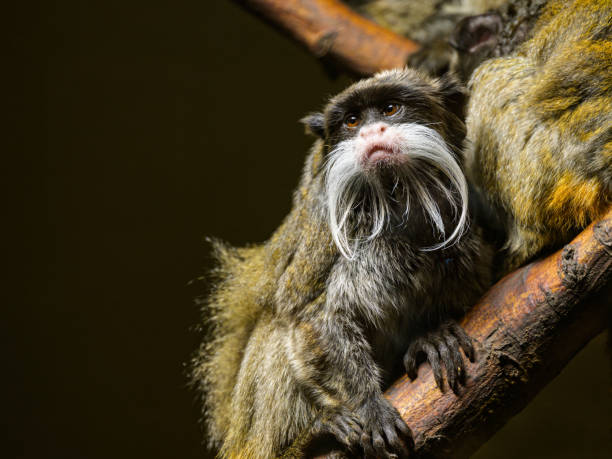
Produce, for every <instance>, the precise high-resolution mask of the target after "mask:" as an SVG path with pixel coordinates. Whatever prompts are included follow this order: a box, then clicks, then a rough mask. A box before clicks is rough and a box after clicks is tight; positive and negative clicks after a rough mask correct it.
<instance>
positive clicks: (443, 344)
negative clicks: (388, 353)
mask: <svg viewBox="0 0 612 459" xmlns="http://www.w3.org/2000/svg"><path fill="white" fill-rule="evenodd" d="M459 348H461V349H463V352H464V353H465V355H466V356H467V357H468V358H469V359H470V362H473V361H474V346H473V345H472V339H471V338H470V337H469V336H468V335H467V334H466V333H465V331H464V330H463V328H461V327H460V326H459V325H458V324H457V322H455V321H454V320H449V321H447V322H445V323H443V324H442V325H440V327H438V329H436V330H434V331H431V332H428V333H426V334H425V335H423V336H421V337H418V338H417V339H415V340H414V341H413V342H412V343H411V344H410V346H409V347H408V350H407V351H406V354H405V355H404V366H405V367H406V373H407V374H408V377H409V378H410V379H413V380H414V379H416V377H417V369H418V367H419V364H421V363H422V362H423V361H428V362H429V364H430V365H431V369H432V371H433V374H434V378H435V380H436V384H437V385H438V387H439V388H440V390H441V391H442V392H444V384H443V378H442V365H441V364H443V365H444V367H446V378H447V380H448V385H449V386H450V388H451V389H452V390H453V392H454V393H455V394H458V393H459V385H463V384H465V365H464V360H463V357H462V356H461V353H460V352H459Z"/></svg>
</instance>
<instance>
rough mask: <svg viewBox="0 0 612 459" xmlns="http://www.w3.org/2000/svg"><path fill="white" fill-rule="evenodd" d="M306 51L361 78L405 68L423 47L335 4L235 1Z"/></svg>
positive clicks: (320, 1) (318, 0) (302, 0)
mask: <svg viewBox="0 0 612 459" xmlns="http://www.w3.org/2000/svg"><path fill="white" fill-rule="evenodd" d="M234 2H235V3H238V4H239V5H242V6H244V7H245V8H246V9H248V10H250V11H251V12H253V13H254V14H256V15H257V16H259V17H261V18H262V19H264V20H265V21H266V22H268V23H270V24H272V25H273V26H275V27H277V28H279V29H280V30H282V31H283V32H284V33H286V34H288V35H289V36H290V37H292V38H293V39H295V40H296V41H297V42H299V43H301V44H302V45H303V46H305V47H306V48H307V49H308V50H309V51H310V52H311V53H312V54H314V55H315V56H317V57H319V58H323V57H325V58H326V59H329V60H331V61H333V62H336V63H338V64H339V65H340V66H341V67H342V68H344V69H346V70H349V71H352V72H353V73H356V74H359V75H371V74H373V73H375V72H377V71H379V70H383V69H389V68H395V67H403V66H404V65H406V61H407V59H408V56H410V54H412V53H414V52H415V51H417V50H418V49H419V46H418V45H417V44H416V43H414V42H412V41H410V40H408V39H406V38H404V37H402V36H400V35H397V34H395V33H393V32H391V31H389V30H387V29H385V28H383V27H380V26H378V25H376V24H375V23H373V22H371V21H369V20H367V19H365V18H364V17H362V16H360V15H359V14H357V13H355V12H353V11H352V10H351V9H349V8H348V7H347V6H345V5H343V4H342V3H341V2H339V1H336V0H234Z"/></svg>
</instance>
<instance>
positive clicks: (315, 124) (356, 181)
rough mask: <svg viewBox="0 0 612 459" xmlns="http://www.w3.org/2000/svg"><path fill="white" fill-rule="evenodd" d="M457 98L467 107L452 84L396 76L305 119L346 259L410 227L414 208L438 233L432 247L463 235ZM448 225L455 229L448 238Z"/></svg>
mask: <svg viewBox="0 0 612 459" xmlns="http://www.w3.org/2000/svg"><path fill="white" fill-rule="evenodd" d="M453 98H454V99H453ZM457 98H460V99H461V104H462V103H463V93H462V92H461V90H460V88H459V87H458V86H456V85H455V84H454V83H453V82H452V81H450V80H430V79H428V78H427V77H424V76H423V75H421V74H419V73H417V72H414V71H412V70H408V69H406V70H403V71H400V70H393V71H387V72H382V73H380V74H378V75H376V76H374V77H372V78H370V79H367V80H362V81H360V82H358V83H355V84H354V85H352V86H351V87H349V88H348V89H346V90H345V91H343V92H342V93H340V94H339V95H338V96H336V97H334V98H332V99H331V101H330V103H329V104H328V106H327V107H326V109H325V111H324V113H322V114H314V115H310V117H307V118H306V119H305V122H306V124H307V126H308V127H309V129H310V130H311V132H314V133H317V134H318V135H320V136H321V137H323V138H324V140H325V153H326V155H327V157H326V163H325V169H324V171H323V172H324V174H325V188H326V194H327V196H326V198H327V205H328V210H329V224H330V228H331V231H332V235H333V237H334V240H335V241H336V244H337V245H338V247H339V249H340V251H341V252H342V253H343V254H344V255H345V256H347V257H349V258H351V257H353V256H354V255H355V253H356V249H357V247H358V246H359V245H360V244H362V243H364V242H366V241H369V240H372V239H374V238H375V237H376V236H378V235H379V234H381V233H382V232H383V231H385V229H388V228H389V227H390V225H392V226H393V227H394V228H395V229H397V228H398V227H401V226H402V225H406V224H409V223H410V219H409V217H410V213H411V209H413V208H415V207H418V208H419V210H420V211H421V214H424V215H425V216H426V217H427V220H428V221H429V222H431V227H432V228H433V229H434V231H435V232H436V233H437V243H434V244H433V247H441V246H442V245H445V244H447V243H448V242H450V241H451V240H453V239H455V238H457V237H458V236H459V235H460V234H461V232H462V230H463V227H464V224H465V220H466V209H467V185H466V182H465V178H464V176H463V173H462V170H461V168H460V166H459V163H458V161H457V158H456V157H455V154H454V152H453V150H454V149H456V148H457V147H459V144H460V142H461V140H462V138H463V135H464V127H463V122H462V121H461V120H460V119H459V117H458V116H456V115H455V114H453V112H452V111H451V109H450V108H453V109H456V108H457V107H456V105H457ZM453 104H455V105H453ZM459 108H460V109H462V108H463V107H462V105H461V106H460V107H459ZM444 209H448V210H450V213H451V214H453V215H451V216H450V218H449V216H448V215H445V214H446V212H445V211H444ZM449 220H453V221H454V223H455V228H454V229H453V231H452V232H451V234H450V236H448V237H446V234H447V231H446V230H447V228H446V226H448V225H447V224H446V223H447V222H448V221H449Z"/></svg>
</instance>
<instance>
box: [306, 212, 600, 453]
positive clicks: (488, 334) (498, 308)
mask: <svg viewBox="0 0 612 459" xmlns="http://www.w3.org/2000/svg"><path fill="white" fill-rule="evenodd" d="M611 279H612V209H610V210H609V211H608V213H607V214H606V215H605V216H604V218H603V219H602V220H600V221H599V222H598V223H594V224H591V225H590V226H589V227H588V228H586V229H585V230H584V231H583V232H582V233H581V234H579V235H578V236H577V237H576V238H575V239H574V240H573V241H572V242H571V243H570V244H568V245H567V246H565V247H564V248H563V249H562V250H559V251H558V252H556V253H554V254H552V255H550V256H548V257H546V258H544V259H542V260H539V261H535V262H533V263H531V264H529V265H527V266H524V267H523V268H521V269H519V270H517V271H515V272H513V273H511V274H509V275H508V276H506V277H505V278H503V279H502V280H500V281H499V282H498V283H497V284H496V285H494V286H493V287H492V288H491V289H490V290H489V291H488V292H487V293H486V294H485V295H484V297H483V298H482V299H481V300H480V301H479V302H478V304H477V305H476V306H475V307H474V308H473V309H472V310H470V312H469V313H468V314H467V315H466V317H465V318H464V320H463V321H462V326H463V327H464V328H465V330H466V331H467V333H468V334H469V335H470V336H471V337H472V338H473V339H474V340H475V345H476V352H477V357H476V361H475V362H474V363H472V364H469V365H468V367H467V384H466V386H465V388H464V390H463V391H462V393H461V394H460V396H456V395H454V394H453V393H452V392H451V391H446V392H445V393H442V392H440V390H439V389H438V388H437V386H436V384H435V381H434V378H433V375H432V372H431V368H430V367H429V365H427V364H424V365H421V367H420V369H419V374H418V378H417V379H416V380H415V381H414V382H410V381H409V380H408V379H407V377H406V376H404V377H402V378H400V379H399V380H398V381H397V382H396V383H395V384H393V386H392V387H390V388H389V389H388V390H387V392H386V393H385V395H386V397H387V398H388V399H389V400H390V401H391V403H392V404H393V406H395V407H396V408H397V410H398V411H399V412H400V414H401V415H402V418H403V419H404V420H405V421H406V423H407V424H408V426H410V428H411V429H412V431H413V433H414V435H415V443H416V446H415V447H416V451H417V453H418V457H435V458H454V459H456V458H464V457H469V456H470V455H471V454H472V453H474V452H475V451H476V450H477V449H478V448H479V447H480V446H481V445H482V444H483V443H484V442H485V441H486V440H487V439H488V438H489V437H491V436H492V435H493V434H494V433H495V432H496V431H497V430H498V429H500V428H501V427H502V426H503V425H504V424H505V423H506V422H507V421H508V420H509V419H510V418H511V417H512V416H513V415H515V414H516V413H518V412H519V411H521V410H522V409H523V408H524V407H525V406H526V405H527V404H528V403H529V402H530V401H531V399H532V398H533V397H534V396H535V395H536V394H537V393H538V392H539V391H540V389H542V388H543V387H544V386H545V385H546V384H547V383H548V382H550V381H551V380H552V379H553V378H554V377H555V376H556V375H557V374H558V373H559V372H560V371H561V369H562V368H563V367H564V366H565V365H566V364H567V363H568V362H569V361H570V360H571V358H572V357H573V356H574V355H575V354H576V353H577V352H578V351H579V350H580V349H582V347H584V346H585V345H586V344H587V343H588V342H589V341H590V340H591V339H592V338H594V337H595V336H596V335H598V334H599V333H600V332H601V331H603V329H604V327H605V324H606V311H607V310H608V308H609V305H610V304H611V297H610V293H612V283H611V282H610V280H611ZM597 292H599V294H597ZM336 448H337V446H334V445H332V444H330V443H327V444H325V445H317V446H316V451H318V452H319V453H316V454H315V456H318V457H326V455H327V454H328V453H329V452H330V451H332V450H335V449H336ZM321 452H325V454H320V453H321Z"/></svg>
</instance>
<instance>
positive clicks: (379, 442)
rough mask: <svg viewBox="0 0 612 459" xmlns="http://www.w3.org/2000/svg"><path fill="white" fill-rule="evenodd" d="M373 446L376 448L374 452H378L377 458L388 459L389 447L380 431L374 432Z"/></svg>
mask: <svg viewBox="0 0 612 459" xmlns="http://www.w3.org/2000/svg"><path fill="white" fill-rule="evenodd" d="M372 445H373V446H374V451H376V457H377V458H381V457H382V458H385V459H388V458H389V457H390V456H389V452H388V451H387V445H386V443H385V439H384V438H383V436H382V434H381V433H380V431H378V429H376V430H374V431H373V432H372Z"/></svg>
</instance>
